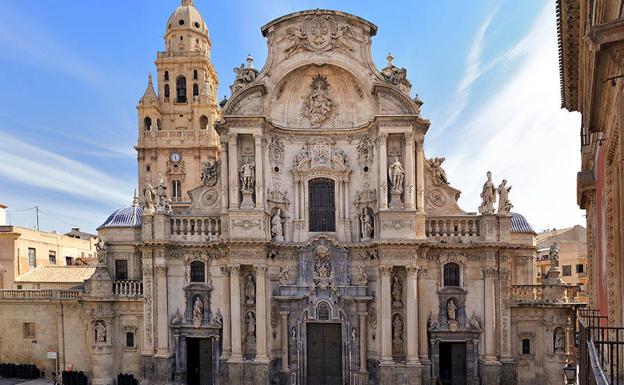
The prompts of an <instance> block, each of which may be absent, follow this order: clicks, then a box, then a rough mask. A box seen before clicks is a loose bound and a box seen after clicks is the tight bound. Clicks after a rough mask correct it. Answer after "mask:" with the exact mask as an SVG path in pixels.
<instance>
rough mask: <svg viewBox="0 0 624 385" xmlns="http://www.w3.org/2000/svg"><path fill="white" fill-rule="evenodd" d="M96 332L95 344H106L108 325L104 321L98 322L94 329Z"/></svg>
mask: <svg viewBox="0 0 624 385" xmlns="http://www.w3.org/2000/svg"><path fill="white" fill-rule="evenodd" d="M93 330H95V342H96V343H105V342H106V323H104V321H101V320H99V321H96V322H95V326H94V327H93Z"/></svg>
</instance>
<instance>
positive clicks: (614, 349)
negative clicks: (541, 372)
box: [577, 309, 624, 385]
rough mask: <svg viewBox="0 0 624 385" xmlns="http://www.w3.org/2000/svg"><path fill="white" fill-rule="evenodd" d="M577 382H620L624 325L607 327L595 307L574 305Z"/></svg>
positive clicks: (587, 384)
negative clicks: (577, 364)
mask: <svg viewBox="0 0 624 385" xmlns="http://www.w3.org/2000/svg"><path fill="white" fill-rule="evenodd" d="M577 318H578V328H579V361H580V362H579V383H580V384H581V385H593V384H604V383H608V384H609V385H622V384H624V327H609V326H607V325H608V322H609V321H608V317H607V316H603V315H600V312H599V311H598V310H596V309H578V312H577Z"/></svg>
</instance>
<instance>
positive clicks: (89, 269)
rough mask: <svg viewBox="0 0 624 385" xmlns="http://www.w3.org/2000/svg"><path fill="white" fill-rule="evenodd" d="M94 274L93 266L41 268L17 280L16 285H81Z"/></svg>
mask: <svg viewBox="0 0 624 385" xmlns="http://www.w3.org/2000/svg"><path fill="white" fill-rule="evenodd" d="M94 272H95V267H93V266H41V267H37V268H36V269H33V270H30V271H29V272H27V273H24V274H22V275H20V276H18V277H17V278H15V282H17V283H31V282H32V283H83V282H84V281H86V280H87V279H89V278H91V276H92V275H93V273H94Z"/></svg>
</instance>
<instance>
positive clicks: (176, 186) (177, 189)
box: [171, 180, 182, 202]
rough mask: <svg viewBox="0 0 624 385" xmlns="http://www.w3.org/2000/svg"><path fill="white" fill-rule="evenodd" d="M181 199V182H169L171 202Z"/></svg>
mask: <svg viewBox="0 0 624 385" xmlns="http://www.w3.org/2000/svg"><path fill="white" fill-rule="evenodd" d="M181 198H182V182H180V181H179V180H174V181H172V182H171V200H173V201H174V202H177V201H179V200H180V199H181Z"/></svg>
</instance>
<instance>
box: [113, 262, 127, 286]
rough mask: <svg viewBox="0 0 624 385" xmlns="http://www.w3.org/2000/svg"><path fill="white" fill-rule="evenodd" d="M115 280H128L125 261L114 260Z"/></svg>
mask: <svg viewBox="0 0 624 385" xmlns="http://www.w3.org/2000/svg"><path fill="white" fill-rule="evenodd" d="M115 279H116V280H120V281H123V280H126V279H128V261H127V260H125V259H117V260H115Z"/></svg>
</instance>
